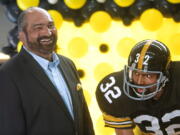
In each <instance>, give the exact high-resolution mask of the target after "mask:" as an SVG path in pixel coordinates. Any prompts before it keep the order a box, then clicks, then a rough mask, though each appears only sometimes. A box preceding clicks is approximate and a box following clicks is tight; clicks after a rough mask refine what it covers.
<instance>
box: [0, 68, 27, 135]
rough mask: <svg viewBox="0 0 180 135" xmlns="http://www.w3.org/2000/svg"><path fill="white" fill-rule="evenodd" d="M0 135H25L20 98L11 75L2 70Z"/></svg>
mask: <svg viewBox="0 0 180 135" xmlns="http://www.w3.org/2000/svg"><path fill="white" fill-rule="evenodd" d="M0 135H25V122H24V117H23V111H22V108H21V102H20V96H19V93H18V91H17V89H16V85H15V84H14V83H13V81H12V80H11V79H10V77H9V74H8V73H5V72H3V71H2V70H0Z"/></svg>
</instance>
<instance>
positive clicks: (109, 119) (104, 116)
mask: <svg viewBox="0 0 180 135" xmlns="http://www.w3.org/2000/svg"><path fill="white" fill-rule="evenodd" d="M103 118H104V120H107V121H113V122H124V121H131V119H130V118H129V117H125V118H117V117H114V116H111V115H107V114H105V113H103Z"/></svg>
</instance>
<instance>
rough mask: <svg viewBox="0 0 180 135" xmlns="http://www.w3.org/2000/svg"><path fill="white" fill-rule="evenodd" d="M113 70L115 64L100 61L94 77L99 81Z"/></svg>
mask: <svg viewBox="0 0 180 135" xmlns="http://www.w3.org/2000/svg"><path fill="white" fill-rule="evenodd" d="M113 71H114V70H113V65H111V64H109V63H106V62H104V63H99V64H98V65H97V66H96V67H95V68H94V78H95V79H96V80H97V81H100V80H101V79H102V78H104V77H105V76H106V75H108V74H109V73H112V72H113Z"/></svg>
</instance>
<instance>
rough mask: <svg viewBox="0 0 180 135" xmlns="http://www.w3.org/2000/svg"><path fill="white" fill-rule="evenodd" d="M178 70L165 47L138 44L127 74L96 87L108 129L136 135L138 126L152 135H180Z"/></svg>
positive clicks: (146, 42)
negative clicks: (135, 130)
mask: <svg viewBox="0 0 180 135" xmlns="http://www.w3.org/2000/svg"><path fill="white" fill-rule="evenodd" d="M179 69H180V62H172V61H171V59H170V52H169V50H168V48H167V47H166V46H165V45H164V44H163V43H161V42H159V41H157V40H144V41H141V42H139V43H137V44H136V45H135V47H133V49H132V50H131V52H130V55H129V58H128V65H127V66H125V68H124V70H122V71H120V72H114V73H111V74H110V75H107V76H106V77H105V78H104V79H103V80H102V81H101V82H100V83H99V85H98V87H97V91H96V97H97V101H98V104H99V107H100V109H101V110H102V112H103V117H104V121H105V126H107V127H112V128H115V132H116V135H134V133H133V128H134V127H135V126H138V127H139V128H140V130H141V131H142V132H143V133H148V134H151V135H152V134H153V135H175V134H176V135H177V134H180V102H179V98H180V83H179V82H180V70H179Z"/></svg>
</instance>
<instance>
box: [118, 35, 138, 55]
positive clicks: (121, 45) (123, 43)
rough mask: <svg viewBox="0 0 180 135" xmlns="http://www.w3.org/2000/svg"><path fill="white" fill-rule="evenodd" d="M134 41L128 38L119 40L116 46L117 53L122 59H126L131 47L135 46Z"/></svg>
mask: <svg viewBox="0 0 180 135" xmlns="http://www.w3.org/2000/svg"><path fill="white" fill-rule="evenodd" d="M135 43H136V40H134V39H133V38H130V37H125V38H123V39H121V40H120V41H119V42H118V44H117V53H118V54H119V55H120V56H121V57H124V58H128V56H129V53H130V51H131V49H132V47H133V46H134V45H135Z"/></svg>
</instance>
